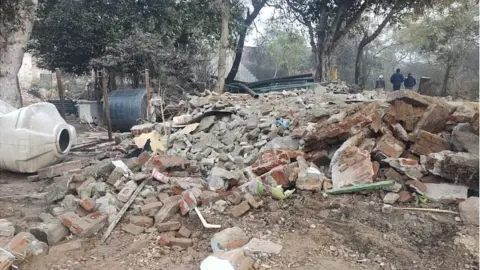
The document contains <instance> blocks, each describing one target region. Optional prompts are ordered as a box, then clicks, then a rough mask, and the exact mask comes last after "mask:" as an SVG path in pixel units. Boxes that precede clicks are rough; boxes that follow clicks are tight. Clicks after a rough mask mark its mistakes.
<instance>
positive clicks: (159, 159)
mask: <svg viewBox="0 0 480 270" xmlns="http://www.w3.org/2000/svg"><path fill="white" fill-rule="evenodd" d="M151 162H152V164H153V165H154V166H155V167H156V168H157V169H159V170H161V171H163V170H166V169H170V168H175V167H177V168H182V169H184V168H185V167H186V166H187V165H188V164H189V161H188V159H186V158H185V157H182V156H155V157H153V158H152V160H151Z"/></svg>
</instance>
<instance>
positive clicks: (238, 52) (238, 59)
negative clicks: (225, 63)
mask: <svg viewBox="0 0 480 270" xmlns="http://www.w3.org/2000/svg"><path fill="white" fill-rule="evenodd" d="M247 29H248V28H246V29H245V30H243V31H242V32H241V33H240V36H239V38H238V43H237V47H236V48H235V59H234V60H233V64H232V68H231V69H230V72H229V73H228V76H227V79H226V81H227V83H231V82H233V80H235V77H236V76H237V72H238V67H239V66H240V62H241V61H242V56H243V46H244V44H245V37H246V36H247Z"/></svg>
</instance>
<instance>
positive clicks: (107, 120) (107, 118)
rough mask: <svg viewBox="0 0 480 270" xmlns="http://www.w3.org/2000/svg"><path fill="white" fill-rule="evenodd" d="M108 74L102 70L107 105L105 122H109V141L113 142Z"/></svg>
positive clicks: (104, 98) (104, 100) (104, 96)
mask: <svg viewBox="0 0 480 270" xmlns="http://www.w3.org/2000/svg"><path fill="white" fill-rule="evenodd" d="M107 87H108V85H107V72H106V71H105V68H104V69H103V70H102V88H103V103H104V104H105V121H106V122H107V130H108V140H109V141H111V140H112V122H111V120H110V104H109V103H108V89H107Z"/></svg>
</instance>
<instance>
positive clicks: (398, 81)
mask: <svg viewBox="0 0 480 270" xmlns="http://www.w3.org/2000/svg"><path fill="white" fill-rule="evenodd" d="M403 81H404V79H403V75H402V73H400V69H399V68H397V72H396V73H393V74H392V77H390V82H391V83H392V84H393V91H396V90H400V87H402V83H403Z"/></svg>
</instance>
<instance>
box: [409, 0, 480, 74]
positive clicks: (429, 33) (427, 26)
mask: <svg viewBox="0 0 480 270" xmlns="http://www.w3.org/2000/svg"><path fill="white" fill-rule="evenodd" d="M478 30H479V29H478V6H477V5H473V4H469V1H463V2H457V3H455V4H452V5H450V6H449V7H448V8H446V9H444V10H433V11H431V12H429V13H427V14H426V15H425V16H424V17H423V19H421V20H418V21H415V22H413V23H411V24H409V25H408V27H407V28H406V29H405V30H404V32H403V34H402V37H403V40H402V41H403V42H404V43H409V44H412V45H414V46H417V47H418V48H420V49H421V52H422V53H423V54H424V55H427V56H429V57H432V58H433V59H434V60H436V61H440V62H444V63H449V64H452V65H455V63H457V62H458V61H460V60H462V59H465V56H466V55H467V53H468V52H469V51H470V50H471V49H472V47H477V48H478ZM477 50H478V49H477Z"/></svg>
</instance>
